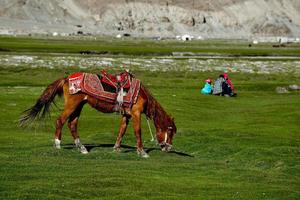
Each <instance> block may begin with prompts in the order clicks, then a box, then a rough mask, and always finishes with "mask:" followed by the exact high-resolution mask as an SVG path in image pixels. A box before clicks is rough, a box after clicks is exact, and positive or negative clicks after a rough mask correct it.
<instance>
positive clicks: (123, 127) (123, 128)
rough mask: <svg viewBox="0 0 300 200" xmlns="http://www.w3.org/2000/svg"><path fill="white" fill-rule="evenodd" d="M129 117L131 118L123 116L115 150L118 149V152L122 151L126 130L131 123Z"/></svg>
mask: <svg viewBox="0 0 300 200" xmlns="http://www.w3.org/2000/svg"><path fill="white" fill-rule="evenodd" d="M129 118H130V117H129V116H127V115H123V117H122V119H121V123H120V128H119V134H118V137H117V140H116V143H115V146H114V151H117V152H119V151H121V149H120V147H121V142H122V139H123V136H124V134H125V132H126V129H127V125H128V123H129Z"/></svg>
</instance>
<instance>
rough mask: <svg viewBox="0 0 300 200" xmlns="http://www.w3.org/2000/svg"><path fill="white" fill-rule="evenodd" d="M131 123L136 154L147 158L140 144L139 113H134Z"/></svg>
mask: <svg viewBox="0 0 300 200" xmlns="http://www.w3.org/2000/svg"><path fill="white" fill-rule="evenodd" d="M132 121H133V129H134V133H135V137H136V142H137V153H138V155H140V156H141V157H143V158H148V157H149V155H148V154H147V153H146V152H145V150H144V147H143V143H142V135H141V113H140V112H139V113H135V114H133V115H132Z"/></svg>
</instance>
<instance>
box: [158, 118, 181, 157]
mask: <svg viewBox="0 0 300 200" xmlns="http://www.w3.org/2000/svg"><path fill="white" fill-rule="evenodd" d="M166 125H167V126H166V128H165V129H161V128H159V129H157V130H156V139H157V142H158V144H159V146H160V147H161V150H162V151H167V152H168V151H170V150H171V148H172V144H173V137H174V135H175V134H176V131H177V128H176V126H175V123H174V118H170V120H168V123H167V124H166Z"/></svg>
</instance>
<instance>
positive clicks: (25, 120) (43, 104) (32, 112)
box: [19, 78, 66, 127]
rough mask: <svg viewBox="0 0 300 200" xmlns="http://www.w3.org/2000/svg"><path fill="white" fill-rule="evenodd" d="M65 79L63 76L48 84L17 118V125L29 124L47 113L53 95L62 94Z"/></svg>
mask: <svg viewBox="0 0 300 200" xmlns="http://www.w3.org/2000/svg"><path fill="white" fill-rule="evenodd" d="M65 80H66V79H65V78H61V79H58V80H56V81H54V82H53V83H51V84H50V85H48V87H47V88H46V89H45V90H44V92H43V94H42V95H41V96H40V98H39V99H38V100H37V102H36V103H35V105H34V106H33V107H31V108H29V109H27V110H25V111H24V112H23V114H22V116H21V117H20V119H19V125H20V126H21V127H23V126H26V125H28V124H30V123H31V122H33V121H34V120H35V119H40V118H43V117H45V115H46V113H49V107H50V105H51V103H52V102H53V101H54V98H55V96H56V95H59V96H61V95H62V94H63V85H64V83H65Z"/></svg>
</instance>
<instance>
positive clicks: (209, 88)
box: [201, 79, 213, 94]
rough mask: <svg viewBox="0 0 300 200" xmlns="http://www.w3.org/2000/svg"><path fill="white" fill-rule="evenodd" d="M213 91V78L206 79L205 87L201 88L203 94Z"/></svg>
mask: <svg viewBox="0 0 300 200" xmlns="http://www.w3.org/2000/svg"><path fill="white" fill-rule="evenodd" d="M212 91H213V87H212V85H211V79H207V80H206V81H205V85H204V87H203V88H202V89H201V94H211V93H212Z"/></svg>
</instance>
